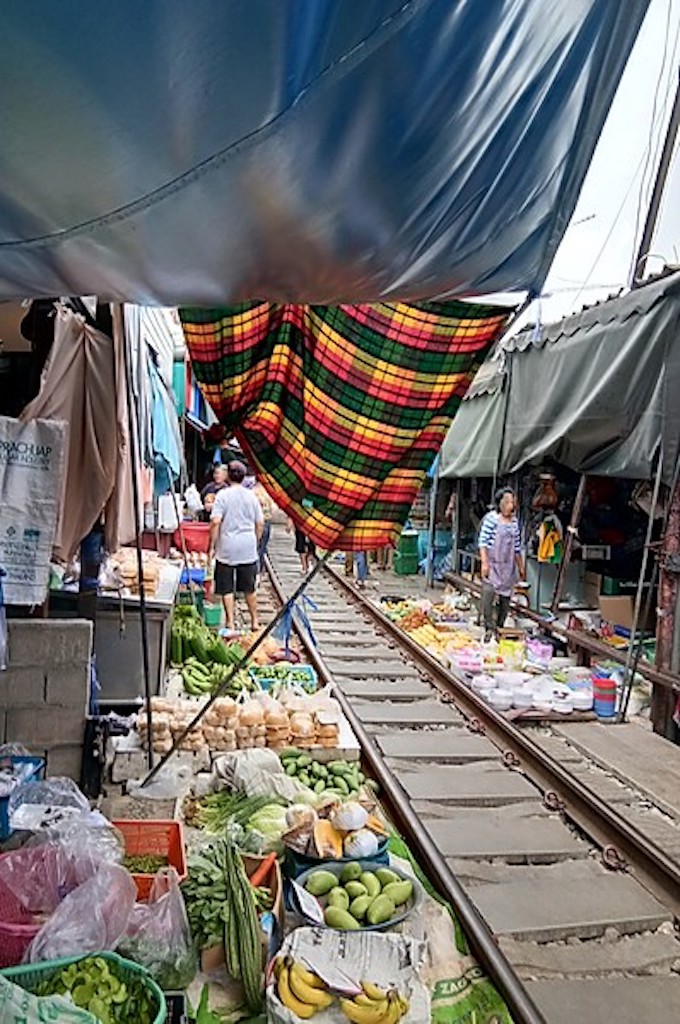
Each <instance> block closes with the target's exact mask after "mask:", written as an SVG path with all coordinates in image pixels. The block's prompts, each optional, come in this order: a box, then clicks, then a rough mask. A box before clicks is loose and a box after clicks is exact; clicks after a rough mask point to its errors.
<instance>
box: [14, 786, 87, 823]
mask: <svg viewBox="0 0 680 1024" xmlns="http://www.w3.org/2000/svg"><path fill="white" fill-rule="evenodd" d="M8 812H9V823H10V827H11V828H12V829H17V830H21V831H24V832H41V831H45V830H47V829H49V828H55V827H56V826H58V825H60V824H61V823H62V822H64V821H66V820H67V819H69V818H73V817H74V816H75V815H78V814H89V813H90V804H89V802H88V800H87V797H86V796H84V795H83V794H82V793H81V792H80V790H79V789H78V787H77V786H76V784H75V782H74V781H73V779H67V778H54V779H46V780H45V781H39V782H25V783H24V784H23V785H21V786H17V787H16V789H15V790H14V792H13V793H12V795H11V796H10V798H9V808H8Z"/></svg>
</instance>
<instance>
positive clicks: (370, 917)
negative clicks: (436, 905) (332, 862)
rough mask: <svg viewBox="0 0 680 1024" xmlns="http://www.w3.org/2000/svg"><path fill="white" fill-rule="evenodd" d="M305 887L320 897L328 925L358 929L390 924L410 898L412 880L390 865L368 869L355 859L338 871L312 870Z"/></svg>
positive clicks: (347, 929)
mask: <svg viewBox="0 0 680 1024" xmlns="http://www.w3.org/2000/svg"><path fill="white" fill-rule="evenodd" d="M305 889H306V890H307V892H309V893H311V894H312V896H316V897H317V898H320V899H321V901H322V905H323V907H324V912H323V916H324V921H325V923H326V924H327V925H328V927H329V928H338V929H340V930H342V931H357V930H358V929H360V928H362V927H367V926H371V927H375V926H376V925H389V922H390V921H391V920H392V919H393V918H395V917H396V916H397V915H399V914H401V912H402V911H403V910H405V909H406V904H408V903H409V901H410V900H411V899H412V897H413V882H412V881H411V880H410V878H402V877H401V876H400V875H398V874H397V873H396V872H395V871H392V869H391V868H387V867H379V868H376V870H375V871H367V870H365V868H364V867H363V866H362V865H361V864H359V863H358V862H357V861H350V862H349V863H348V864H345V865H344V866H343V867H342V869H341V870H340V871H339V873H335V872H334V871H332V870H330V869H327V868H319V869H318V870H316V871H312V872H311V874H310V875H309V876H308V877H307V880H306V882H305Z"/></svg>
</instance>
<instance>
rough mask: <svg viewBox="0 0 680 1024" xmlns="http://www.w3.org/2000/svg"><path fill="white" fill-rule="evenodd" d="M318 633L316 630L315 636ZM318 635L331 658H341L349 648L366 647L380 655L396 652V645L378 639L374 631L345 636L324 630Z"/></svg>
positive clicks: (380, 638)
mask: <svg viewBox="0 0 680 1024" xmlns="http://www.w3.org/2000/svg"><path fill="white" fill-rule="evenodd" d="M316 632H317V631H316V630H315V635H316ZM318 633H319V637H318V639H319V640H320V642H321V647H322V648H323V650H324V651H325V652H326V654H328V656H329V657H332V656H333V655H335V656H336V657H340V656H341V655H342V654H343V653H344V652H346V651H347V648H348V646H351V647H361V648H364V647H365V648H368V649H369V650H377V651H379V652H380V653H382V652H383V651H384V652H385V653H387V652H388V651H390V652H391V651H393V650H396V644H391V643H389V642H388V641H387V640H385V639H383V638H382V637H377V636H376V635H375V633H374V632H373V630H370V631H367V633H366V634H365V635H364V634H356V633H346V634H344V635H343V634H342V633H326V632H324V631H322V630H319V631H318ZM349 636H351V638H352V639H351V640H349V639H348V637H349Z"/></svg>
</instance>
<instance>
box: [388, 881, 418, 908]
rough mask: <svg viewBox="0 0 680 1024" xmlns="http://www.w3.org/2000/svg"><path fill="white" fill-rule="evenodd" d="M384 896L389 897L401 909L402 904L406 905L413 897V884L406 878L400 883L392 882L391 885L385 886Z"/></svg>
mask: <svg viewBox="0 0 680 1024" xmlns="http://www.w3.org/2000/svg"><path fill="white" fill-rule="evenodd" d="M382 894H383V896H389V898H390V899H391V900H392V902H393V903H394V905H395V907H400V906H401V905H402V903H406V901H407V900H410V899H411V896H413V882H411V881H410V879H408V878H404V879H403V880H402V881H399V882H390V884H389V885H386V886H385V888H384V889H383V891H382Z"/></svg>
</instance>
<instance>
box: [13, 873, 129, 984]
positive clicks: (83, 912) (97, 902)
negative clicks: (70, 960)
mask: <svg viewBox="0 0 680 1024" xmlns="http://www.w3.org/2000/svg"><path fill="white" fill-rule="evenodd" d="M136 896H137V886H136V885H135V883H134V880H133V878H132V875H131V874H130V872H129V871H126V870H125V868H122V867H118V866H117V865H110V864H106V865H104V867H102V868H101V869H100V870H99V871H98V872H97V874H96V875H93V877H92V878H90V879H89V880H88V881H87V882H84V883H83V884H82V885H80V886H78V888H77V889H74V890H73V892H71V893H70V894H69V895H68V896H67V897H66V898H65V899H64V900H63V902H62V903H60V904H59V906H58V907H57V909H56V910H55V912H54V914H53V915H52V917H51V918H50V919H49V921H48V922H47V923H46V924H45V925H43V927H42V928H41V929H40V931H39V932H38V934H37V935H36V937H35V938H34V940H33V942H32V943H31V945H30V946H29V948H28V951H27V953H26V956H25V958H24V960H25V962H27V963H32V964H35V963H40V962H41V961H43V960H59V959H61V958H62V957H68V956H78V955H80V956H84V955H86V954H88V953H96V952H99V951H102V950H113V949H115V948H116V946H117V945H118V943H119V942H120V940H121V938H122V937H123V935H124V934H125V932H126V931H127V929H128V926H129V923H130V915H131V914H132V908H133V907H134V905H135V898H136Z"/></svg>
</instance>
